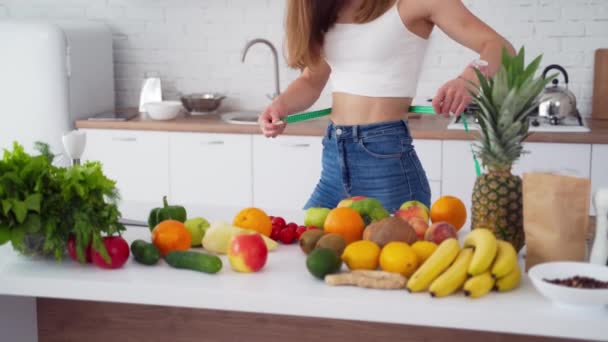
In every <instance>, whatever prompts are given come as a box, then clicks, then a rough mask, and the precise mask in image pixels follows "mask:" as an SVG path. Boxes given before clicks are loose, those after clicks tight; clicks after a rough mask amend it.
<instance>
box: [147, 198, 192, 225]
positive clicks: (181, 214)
mask: <svg viewBox="0 0 608 342" xmlns="http://www.w3.org/2000/svg"><path fill="white" fill-rule="evenodd" d="M187 219H188V216H187V214H186V209H185V208H184V207H182V206H179V205H169V203H168V202H167V196H163V206H162V207H160V208H154V209H152V211H150V215H149V216H148V227H149V228H150V231H152V230H153V229H154V227H156V225H157V224H159V223H161V222H163V221H165V220H176V221H179V222H182V223H183V222H186V220H187Z"/></svg>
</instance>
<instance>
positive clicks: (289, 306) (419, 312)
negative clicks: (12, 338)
mask: <svg viewBox="0 0 608 342" xmlns="http://www.w3.org/2000/svg"><path fill="white" fill-rule="evenodd" d="M136 212H137V211H136V210H135V211H132V212H131V213H134V215H135V216H130V217H129V218H136V219H141V218H142V217H141V214H142V213H143V211H140V212H139V213H140V214H136ZM213 212H214V213H215V216H213V215H207V216H208V217H210V218H211V219H225V220H228V221H230V219H231V218H232V215H234V214H235V213H236V211H232V210H229V209H226V208H225V209H223V210H215V211H213ZM123 213H125V211H123ZM227 213H228V215H230V216H224V217H222V216H221V215H226V214H227ZM296 215H297V214H296ZM125 217H128V216H127V215H125ZM288 217H289V216H288ZM294 219H295V218H294ZM149 236H150V233H149V230H148V229H147V228H141V227H129V229H128V231H127V232H126V233H125V234H124V237H125V238H126V239H127V240H128V241H129V242H131V241H132V240H134V239H137V238H143V239H149ZM222 260H223V261H224V267H223V269H222V270H221V271H220V273H218V274H215V275H208V274H204V273H198V272H193V271H186V270H178V269H173V268H171V267H169V266H167V265H166V264H165V263H164V262H163V261H161V262H160V263H159V264H158V265H156V266H151V267H150V266H143V265H140V264H137V263H136V262H135V261H134V260H133V259H132V258H130V260H129V261H128V262H127V264H126V265H125V266H124V268H122V269H120V270H113V271H109V270H102V269H99V268H97V267H94V266H91V265H89V266H81V265H78V264H77V263H75V262H73V261H72V260H70V259H69V258H68V259H66V260H65V261H64V262H63V263H61V264H59V263H57V262H55V261H54V260H43V259H36V258H26V257H23V256H20V255H18V254H17V253H16V252H14V251H13V250H12V248H11V247H10V246H4V247H0V295H1V294H5V295H14V296H30V297H48V298H62V299H75V300H92V301H105V302H120V303H134V304H148V305H163V306H173V307H189V308H200V309H217V310H230V311H241V312H255V313H268V314H280V315H295V316H309V317H321V318H334V319H347V320H360V321H368V322H380V323H396V324H408V325H420V326H434V327H445V328H456V329H470V330H480V331H493V332H504V333H514V334H526V335H540V336H554V337H564V338H580V339H588V340H599V341H602V340H606V338H608V324H607V323H608V308H605V309H604V310H596V311H592V310H575V309H568V308H562V307H557V306H553V305H552V304H551V303H550V302H548V301H547V300H545V299H544V298H543V297H542V296H540V295H539V294H538V293H537V292H536V290H535V289H534V288H533V286H532V284H531V283H530V281H529V279H528V278H527V277H524V280H523V283H522V285H521V287H520V288H519V289H518V290H516V291H513V292H510V293H491V294H489V295H488V296H486V297H483V298H480V299H477V300H471V299H468V298H465V297H464V296H463V295H461V294H460V295H454V296H451V297H448V298H442V299H434V298H431V297H430V296H429V295H428V293H422V294H410V293H408V292H407V291H405V290H396V291H383V290H369V289H360V288H354V287H330V286H326V285H325V284H324V283H323V282H322V281H320V280H317V279H315V278H313V277H312V276H311V275H310V274H309V273H308V271H307V270H306V266H305V256H304V254H302V252H301V251H300V249H299V247H298V246H297V245H292V246H284V245H281V246H280V247H279V249H277V250H276V251H274V252H272V253H271V254H270V255H269V260H268V263H267V265H266V267H265V268H264V269H263V270H262V272H260V273H255V274H240V273H236V272H234V271H232V269H231V268H230V264H229V263H228V261H227V259H226V257H224V256H223V257H222Z"/></svg>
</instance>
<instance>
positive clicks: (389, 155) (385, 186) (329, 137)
mask: <svg viewBox="0 0 608 342" xmlns="http://www.w3.org/2000/svg"><path fill="white" fill-rule="evenodd" d="M322 167H323V169H322V172H321V179H320V180H319V182H318V184H317V186H316V188H315V189H314V191H313V193H312V195H311V197H310V199H309V200H308V202H307V203H306V205H305V206H304V209H308V208H310V207H324V208H335V207H336V206H337V205H338V202H340V200H342V199H344V198H347V197H352V196H367V197H373V198H376V199H378V200H379V201H380V202H382V204H383V205H384V207H385V208H386V209H387V210H388V211H389V212H391V213H393V212H394V211H395V210H397V209H399V207H400V206H401V204H403V203H404V202H407V201H409V200H418V201H420V202H422V203H424V204H425V205H426V206H427V207H430V202H431V190H430V186H429V182H428V179H427V176H426V172H425V171H424V168H423V167H422V164H421V163H420V160H419V159H418V155H417V154H416V151H415V149H414V146H413V144H412V137H411V135H410V131H409V127H408V124H407V121H391V122H383V123H375V124H369V125H356V126H338V125H334V124H333V123H332V124H330V125H329V126H328V127H327V133H326V135H325V136H324V137H323V162H322Z"/></svg>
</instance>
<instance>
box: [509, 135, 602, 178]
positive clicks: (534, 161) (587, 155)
mask: <svg viewBox="0 0 608 342" xmlns="http://www.w3.org/2000/svg"><path fill="white" fill-rule="evenodd" d="M524 150H525V151H528V153H527V154H524V155H522V157H521V158H520V159H519V161H518V162H516V163H515V165H513V173H514V174H519V175H523V174H524V173H525V172H558V173H561V174H567V175H571V176H575V177H590V174H591V171H590V165H591V145H589V144H556V143H551V144H547V143H525V144H524Z"/></svg>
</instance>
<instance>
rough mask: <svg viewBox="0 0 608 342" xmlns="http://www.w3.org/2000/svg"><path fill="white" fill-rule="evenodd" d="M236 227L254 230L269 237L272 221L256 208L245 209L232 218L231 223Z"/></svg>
mask: <svg viewBox="0 0 608 342" xmlns="http://www.w3.org/2000/svg"><path fill="white" fill-rule="evenodd" d="M232 224H234V225H235V226H237V227H240V228H244V229H251V230H255V231H256V232H258V233H260V234H262V235H266V236H268V237H269V236H270V233H272V221H271V220H270V217H269V216H268V215H266V213H265V212H264V211H263V210H261V209H258V208H246V209H243V210H241V211H240V212H239V213H238V214H236V216H235V217H234V222H233V223H232Z"/></svg>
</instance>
